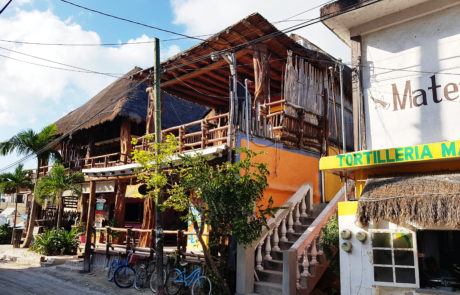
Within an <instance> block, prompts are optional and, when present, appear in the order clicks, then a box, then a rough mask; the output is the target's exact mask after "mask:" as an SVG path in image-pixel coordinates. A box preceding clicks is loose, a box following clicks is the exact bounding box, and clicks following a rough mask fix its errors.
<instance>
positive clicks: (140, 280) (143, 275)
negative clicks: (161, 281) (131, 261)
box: [134, 265, 149, 290]
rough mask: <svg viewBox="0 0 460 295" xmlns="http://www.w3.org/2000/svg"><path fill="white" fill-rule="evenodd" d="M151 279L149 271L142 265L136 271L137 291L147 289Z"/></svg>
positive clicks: (135, 282) (135, 285)
mask: <svg viewBox="0 0 460 295" xmlns="http://www.w3.org/2000/svg"><path fill="white" fill-rule="evenodd" d="M148 279H149V274H148V272H147V269H146V268H145V266H144V265H141V266H140V267H139V268H138V269H136V278H135V280H134V288H135V289H136V290H141V289H143V288H145V287H147V282H148Z"/></svg>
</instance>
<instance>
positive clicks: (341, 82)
mask: <svg viewBox="0 0 460 295" xmlns="http://www.w3.org/2000/svg"><path fill="white" fill-rule="evenodd" d="M339 74H340V113H341V116H342V150H343V152H344V153H346V152H347V150H346V149H347V145H346V139H345V117H344V115H343V109H344V106H343V63H342V59H339Z"/></svg>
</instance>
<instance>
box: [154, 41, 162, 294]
mask: <svg viewBox="0 0 460 295" xmlns="http://www.w3.org/2000/svg"><path fill="white" fill-rule="evenodd" d="M153 40H154V43H153V44H154V55H153V57H154V73H153V81H154V85H153V97H154V115H155V116H154V119H155V153H156V154H157V155H158V152H159V151H158V147H159V145H160V143H161V88H160V87H161V86H160V84H161V74H160V41H159V40H158V38H154V39H153ZM155 173H157V174H158V173H161V168H160V167H159V165H155ZM162 203H163V192H162V191H161V192H160V195H159V196H158V200H157V204H155V227H156V228H155V241H156V244H155V245H156V256H155V268H156V272H157V294H158V295H163V214H162V213H161V210H160V207H161V205H162Z"/></svg>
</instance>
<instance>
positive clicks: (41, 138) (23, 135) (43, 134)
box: [0, 124, 61, 247]
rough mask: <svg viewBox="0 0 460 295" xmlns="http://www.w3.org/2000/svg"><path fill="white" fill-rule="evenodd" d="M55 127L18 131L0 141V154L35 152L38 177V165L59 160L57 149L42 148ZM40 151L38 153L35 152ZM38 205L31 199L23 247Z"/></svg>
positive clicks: (30, 231) (27, 239)
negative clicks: (37, 130) (7, 138)
mask: <svg viewBox="0 0 460 295" xmlns="http://www.w3.org/2000/svg"><path fill="white" fill-rule="evenodd" d="M56 132H57V127H56V125H54V124H51V125H48V126H46V127H45V128H43V129H42V130H41V131H40V132H38V133H36V132H35V131H33V130H32V129H28V130H23V131H20V132H19V133H18V134H16V135H14V136H13V137H11V138H10V139H9V140H7V141H4V142H0V156H6V155H9V154H12V153H13V152H16V153H17V154H19V155H30V154H35V155H36V156H37V169H36V170H35V179H38V177H39V171H40V167H42V166H46V165H48V161H49V159H50V158H51V159H54V160H55V161H60V159H61V156H60V154H59V151H57V150H53V149H51V148H49V149H45V150H43V148H44V147H46V146H48V144H49V143H51V142H52V141H53V140H54V139H55V136H56ZM37 151H40V153H37ZM38 207H39V206H38V205H37V202H36V201H35V195H34V199H33V200H32V208H31V210H30V214H29V221H28V224H29V227H28V228H27V235H26V238H25V241H24V247H29V245H30V242H31V241H32V237H33V232H34V226H35V218H36V217H37V215H38V214H37V213H38Z"/></svg>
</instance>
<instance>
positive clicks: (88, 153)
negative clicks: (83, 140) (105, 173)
mask: <svg viewBox="0 0 460 295" xmlns="http://www.w3.org/2000/svg"><path fill="white" fill-rule="evenodd" d="M93 148H94V139H93V138H90V139H89V142H88V147H87V148H86V156H85V166H87V165H90V164H91V163H90V160H89V158H91V153H92V151H93Z"/></svg>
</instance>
